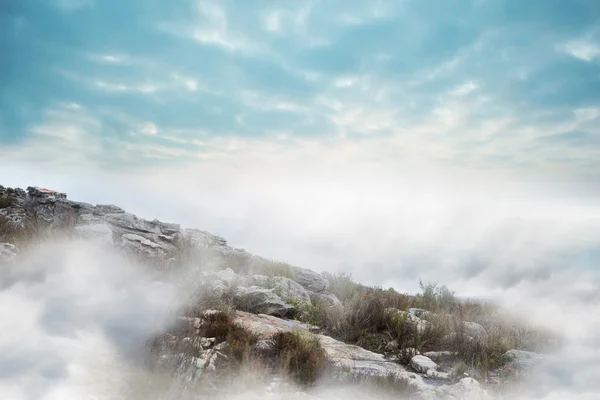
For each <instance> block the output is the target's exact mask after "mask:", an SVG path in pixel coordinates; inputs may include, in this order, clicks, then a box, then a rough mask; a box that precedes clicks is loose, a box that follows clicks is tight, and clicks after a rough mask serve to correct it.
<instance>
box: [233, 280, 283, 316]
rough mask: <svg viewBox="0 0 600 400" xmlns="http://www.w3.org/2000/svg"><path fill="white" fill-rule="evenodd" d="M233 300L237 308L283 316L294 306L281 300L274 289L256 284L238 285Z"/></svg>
mask: <svg viewBox="0 0 600 400" xmlns="http://www.w3.org/2000/svg"><path fill="white" fill-rule="evenodd" d="M233 301H234V304H235V306H236V307H237V308H240V309H242V310H246V311H249V312H252V313H255V314H267V315H277V316H284V315H285V314H287V313H288V312H290V311H291V310H293V309H294V306H292V305H291V304H288V303H286V302H285V301H283V300H282V299H281V297H279V296H278V295H277V294H276V293H275V291H274V289H265V288H260V287H258V286H250V287H245V286H239V287H238V288H237V289H236V292H235V296H234V298H233Z"/></svg>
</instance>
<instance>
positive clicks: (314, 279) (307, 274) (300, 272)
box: [293, 267, 329, 293]
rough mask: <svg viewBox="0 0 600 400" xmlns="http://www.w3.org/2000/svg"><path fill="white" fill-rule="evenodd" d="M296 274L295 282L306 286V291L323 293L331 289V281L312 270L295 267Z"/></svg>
mask: <svg viewBox="0 0 600 400" xmlns="http://www.w3.org/2000/svg"><path fill="white" fill-rule="evenodd" d="M293 268H294V272H295V273H296V279H295V281H296V282H298V283H299V284H300V285H302V286H304V288H306V290H308V291H311V292H315V293H323V292H326V291H327V289H329V281H328V280H327V279H325V278H324V277H322V276H321V275H319V274H317V273H316V272H315V271H311V270H310V269H306V268H300V267H293Z"/></svg>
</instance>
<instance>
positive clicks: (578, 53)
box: [562, 40, 600, 62]
mask: <svg viewBox="0 0 600 400" xmlns="http://www.w3.org/2000/svg"><path fill="white" fill-rule="evenodd" d="M562 51H564V52H566V53H567V54H569V55H571V56H573V57H575V58H577V59H580V60H582V61H587V62H590V61H592V60H594V59H595V58H596V57H598V56H600V46H598V44H596V43H594V42H589V41H586V40H574V41H571V42H568V43H567V44H565V45H564V46H562Z"/></svg>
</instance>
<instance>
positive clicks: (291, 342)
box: [272, 330, 327, 385]
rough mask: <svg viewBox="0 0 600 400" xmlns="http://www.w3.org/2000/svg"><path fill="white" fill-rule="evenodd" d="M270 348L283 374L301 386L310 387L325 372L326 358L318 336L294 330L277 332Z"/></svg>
mask: <svg viewBox="0 0 600 400" xmlns="http://www.w3.org/2000/svg"><path fill="white" fill-rule="evenodd" d="M272 347H273V349H274V350H275V351H276V354H277V355H278V360H279V368H280V371H282V373H283V374H285V375H287V376H289V377H290V378H292V379H293V380H294V381H295V382H296V383H299V384H301V385H312V384H314V383H315V382H316V381H317V379H318V378H319V377H320V376H321V375H322V374H323V373H324V372H325V370H326V366H327V356H326V353H325V350H324V349H323V347H322V346H321V341H320V339H319V337H318V336H315V335H312V334H310V333H308V332H304V331H300V330H294V331H289V332H279V333H277V334H275V335H274V336H273V338H272Z"/></svg>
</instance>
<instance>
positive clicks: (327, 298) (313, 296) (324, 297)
mask: <svg viewBox="0 0 600 400" xmlns="http://www.w3.org/2000/svg"><path fill="white" fill-rule="evenodd" d="M308 295H309V297H310V301H311V302H312V303H313V304H318V303H324V304H326V305H327V306H328V307H333V308H338V309H342V308H343V307H344V305H343V304H342V302H341V301H340V299H338V298H337V296H336V295H335V294H333V293H315V292H308Z"/></svg>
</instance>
